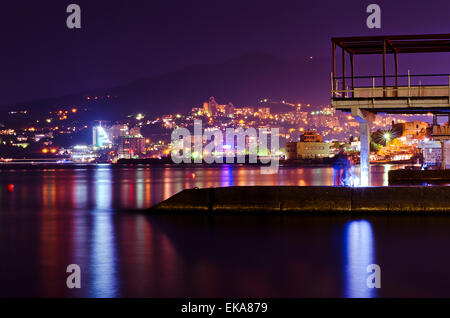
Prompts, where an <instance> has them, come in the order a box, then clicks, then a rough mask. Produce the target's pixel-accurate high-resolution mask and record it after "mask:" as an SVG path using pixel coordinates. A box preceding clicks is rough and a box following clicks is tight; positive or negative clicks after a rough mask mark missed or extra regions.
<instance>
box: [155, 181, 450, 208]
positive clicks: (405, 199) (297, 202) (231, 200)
mask: <svg viewBox="0 0 450 318" xmlns="http://www.w3.org/2000/svg"><path fill="white" fill-rule="evenodd" d="M449 198H450V187H410V186H408V187H366V188H349V187H313V186H308V187H295V186H248V187H226V188H206V189H187V190H183V191H181V192H179V193H177V194H175V195H174V196H172V197H171V198H169V199H167V200H165V201H163V202H161V203H160V204H157V205H156V206H154V207H152V209H151V210H152V212H167V213H171V212H205V213H221V212H222V213H223V212H247V213H259V212H272V213H333V214H348V213H374V212H381V213H404V212H410V213H421V212H422V213H424V212H427V213H429V212H439V213H445V212H449V213H450V199H449Z"/></svg>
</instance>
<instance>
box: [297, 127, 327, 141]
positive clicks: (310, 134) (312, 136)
mask: <svg viewBox="0 0 450 318" xmlns="http://www.w3.org/2000/svg"><path fill="white" fill-rule="evenodd" d="M300 141H303V142H322V136H321V135H319V134H318V133H317V132H316V131H314V130H311V131H305V133H304V134H303V135H302V136H301V137H300Z"/></svg>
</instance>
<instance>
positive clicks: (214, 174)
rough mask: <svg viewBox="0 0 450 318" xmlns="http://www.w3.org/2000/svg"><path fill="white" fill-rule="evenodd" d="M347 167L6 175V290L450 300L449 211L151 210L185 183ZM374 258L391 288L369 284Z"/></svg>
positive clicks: (267, 179) (0, 179)
mask: <svg viewBox="0 0 450 318" xmlns="http://www.w3.org/2000/svg"><path fill="white" fill-rule="evenodd" d="M390 168H392V167H391V166H375V167H372V185H387V171H388V170H389V169H390ZM356 172H357V171H356ZM192 173H195V178H194V179H193V178H191V174H192ZM341 174H342V171H340V170H339V169H334V168H333V167H321V168H317V167H314V168H313V167H308V168H299V167H284V168H283V167H282V168H281V169H280V173H279V174H277V175H262V174H260V170H259V167H243V166H242V167H239V166H234V167H232V166H227V165H224V166H222V167H198V168H192V167H186V168H182V167H164V166H159V167H152V168H149V167H145V166H143V167H131V168H111V167H110V166H108V165H104V166H102V165H99V166H97V167H96V168H94V169H85V168H83V167H81V166H80V168H79V169H58V170H44V169H42V170H35V169H30V170H27V169H16V170H0V296H3V297H5V296H32V297H38V296H39V297H215V296H217V297H220V296H246V297H249V296H251V297H267V296H273V297H283V296H284V297H391V296H401V297H403V296H404V297H406V296H425V297H428V296H446V297H449V296H450V271H449V270H448V269H449V268H450V253H449V252H450V247H449V246H450V218H449V217H445V216H426V217H425V216H373V217H351V216H275V215H272V216H250V215H246V216H226V215H222V216H217V215H216V216H212V215H204V216H202V215H186V216H180V215H177V216H162V215H159V216H155V215H146V213H145V209H146V208H148V207H150V206H152V205H153V204H156V203H158V202H160V201H161V200H163V199H166V198H168V197H169V196H171V195H173V194H175V193H176V192H179V191H181V190H182V189H184V188H192V187H212V186H230V185H278V184H281V185H340V184H341V180H340V179H341ZM10 183H12V184H14V185H15V189H14V191H13V192H8V191H7V184H10ZM139 210H142V211H139ZM130 211H132V212H130ZM136 211H137V212H136ZM372 263H375V264H379V265H380V266H381V270H382V288H381V289H368V288H367V287H366V279H367V277H368V275H369V273H367V272H366V267H367V265H369V264H372ZM69 264H78V265H80V267H81V271H82V288H81V289H78V290H70V289H68V288H67V287H66V277H67V275H68V274H66V267H67V265H69Z"/></svg>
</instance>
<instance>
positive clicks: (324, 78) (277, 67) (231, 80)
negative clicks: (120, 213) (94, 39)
mask: <svg viewBox="0 0 450 318" xmlns="http://www.w3.org/2000/svg"><path fill="white" fill-rule="evenodd" d="M328 86H329V70H328V65H327V63H326V61H325V60H323V61H322V60H315V59H312V60H309V59H301V60H300V59H298V60H289V61H287V60H282V59H279V58H276V57H273V56H270V55H264V54H248V55H245V56H242V57H239V58H235V59H231V60H228V61H226V62H223V63H219V64H211V65H193V66H190V67H187V68H184V69H181V70H178V71H175V72H171V73H168V74H165V75H161V76H154V77H148V78H140V79H137V80H135V81H133V82H130V83H128V84H125V85H123V86H119V87H113V88H109V89H104V90H94V91H89V92H80V93H78V94H72V95H69V96H62V97H58V98H49V99H45V100H39V101H32V102H27V103H18V104H16V105H14V106H10V107H8V108H9V109H11V108H14V109H20V108H28V109H31V110H32V111H33V112H36V111H38V110H39V112H42V111H46V110H48V109H58V108H59V107H62V106H67V105H78V106H79V107H83V106H84V107H88V108H89V109H91V110H92V111H93V112H94V114H93V115H95V116H96V117H98V118H104V119H108V118H113V117H116V116H118V115H124V114H130V113H133V112H145V113H146V114H148V115H161V114H169V113H174V112H186V111H188V110H190V109H191V108H192V107H195V106H201V105H202V103H203V101H206V100H207V99H208V98H209V97H210V96H215V97H216V100H217V101H218V102H219V103H227V102H230V101H231V102H233V104H234V105H236V106H238V107H239V106H242V105H256V104H257V102H258V101H259V100H260V99H264V98H268V99H271V100H282V99H286V100H291V101H299V100H300V101H302V102H308V103H311V104H318V103H328V100H329V93H328V90H329V87H328ZM95 97H97V99H96V98H95Z"/></svg>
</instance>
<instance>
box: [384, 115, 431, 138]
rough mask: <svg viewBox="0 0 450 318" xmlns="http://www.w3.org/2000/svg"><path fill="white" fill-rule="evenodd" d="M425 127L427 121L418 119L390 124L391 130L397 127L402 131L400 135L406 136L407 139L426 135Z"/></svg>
mask: <svg viewBox="0 0 450 318" xmlns="http://www.w3.org/2000/svg"><path fill="white" fill-rule="evenodd" d="M427 128H428V123H425V122H421V121H418V120H415V121H412V122H406V123H398V124H393V125H392V130H397V129H398V130H399V131H401V132H402V134H401V136H402V137H406V138H409V139H413V138H416V139H417V138H421V137H425V136H426V135H427Z"/></svg>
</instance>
